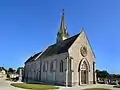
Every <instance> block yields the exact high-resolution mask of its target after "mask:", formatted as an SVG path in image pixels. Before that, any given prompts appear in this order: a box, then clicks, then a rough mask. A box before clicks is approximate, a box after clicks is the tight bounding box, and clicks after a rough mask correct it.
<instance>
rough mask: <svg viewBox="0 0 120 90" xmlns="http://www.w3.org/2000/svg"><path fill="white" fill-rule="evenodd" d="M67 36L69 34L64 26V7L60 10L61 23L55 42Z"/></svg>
mask: <svg viewBox="0 0 120 90" xmlns="http://www.w3.org/2000/svg"><path fill="white" fill-rule="evenodd" d="M68 37H69V34H68V32H67V28H66V23H65V14H64V9H63V10H62V18H61V25H60V30H59V31H58V34H57V42H59V41H61V40H65V39H67V38H68Z"/></svg>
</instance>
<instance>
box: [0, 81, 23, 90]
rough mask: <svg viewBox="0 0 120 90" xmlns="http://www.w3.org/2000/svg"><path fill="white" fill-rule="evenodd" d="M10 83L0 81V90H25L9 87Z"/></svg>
mask: <svg viewBox="0 0 120 90" xmlns="http://www.w3.org/2000/svg"><path fill="white" fill-rule="evenodd" d="M10 83H12V82H10V81H6V80H4V79H0V90H25V89H20V88H16V87H13V86H11V85H10Z"/></svg>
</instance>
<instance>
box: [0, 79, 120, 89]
mask: <svg viewBox="0 0 120 90" xmlns="http://www.w3.org/2000/svg"><path fill="white" fill-rule="evenodd" d="M10 83H12V82H10V81H6V80H4V79H0V90H25V89H20V88H16V87H13V86H11V85H10ZM94 87H97V88H109V89H111V90H120V88H113V85H104V84H96V85H84V86H74V87H60V90H83V89H85V88H94Z"/></svg>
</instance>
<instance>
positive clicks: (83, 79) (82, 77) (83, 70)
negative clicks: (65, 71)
mask: <svg viewBox="0 0 120 90" xmlns="http://www.w3.org/2000/svg"><path fill="white" fill-rule="evenodd" d="M88 65H89V64H88V62H86V60H82V61H81V62H80V64H79V67H78V73H79V85H80V84H88V81H89V80H88V73H89V72H88V71H89V70H88V68H89V66H88Z"/></svg>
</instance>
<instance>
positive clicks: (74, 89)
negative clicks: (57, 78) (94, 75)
mask: <svg viewBox="0 0 120 90" xmlns="http://www.w3.org/2000/svg"><path fill="white" fill-rule="evenodd" d="M86 88H107V89H111V90H120V88H113V85H105V84H94V85H83V86H74V87H72V88H71V87H60V90H83V89H86Z"/></svg>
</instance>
